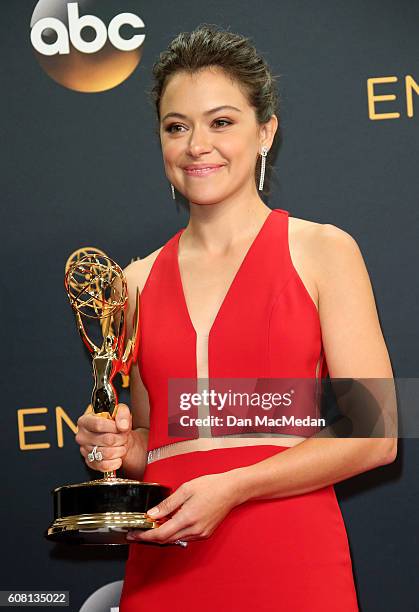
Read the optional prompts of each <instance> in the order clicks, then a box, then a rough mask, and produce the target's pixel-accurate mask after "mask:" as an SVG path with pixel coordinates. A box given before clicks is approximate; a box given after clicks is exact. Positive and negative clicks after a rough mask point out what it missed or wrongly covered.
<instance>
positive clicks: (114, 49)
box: [31, 0, 145, 92]
mask: <svg viewBox="0 0 419 612" xmlns="http://www.w3.org/2000/svg"><path fill="white" fill-rule="evenodd" d="M124 3H125V2H124ZM124 3H123V2H121V0H119V2H118V1H117V0H96V2H92V1H91V0H90V1H89V0H84V1H80V2H65V1H63V0H40V1H39V2H38V4H37V5H36V7H35V9H34V12H33V15H32V19H31V42H32V46H33V48H34V51H35V55H36V57H37V59H38V61H39V63H40V65H41V66H42V68H43V69H44V70H45V72H46V73H47V74H48V75H49V76H50V77H51V78H52V79H54V81H56V82H57V83H60V85H64V87H67V88H69V89H73V90H75V91H82V92H98V91H105V90H107V89H111V88H112V87H116V86H117V85H119V84H120V83H122V82H123V81H125V79H127V78H128V77H129V76H130V75H131V74H132V73H133V72H134V70H135V69H136V67H137V66H138V64H139V62H140V60H141V56H142V44H143V42H144V39H145V34H144V28H145V25H144V22H143V20H142V19H141V18H140V17H139V16H138V15H135V14H134V13H129V12H123V13H121V12H120V10H121V4H124ZM83 5H88V7H89V14H82V12H83V11H82V10H81V9H82V8H83ZM92 7H93V8H94V9H95V10H94V11H93V9H92ZM90 12H92V13H93V12H94V14H90Z"/></svg>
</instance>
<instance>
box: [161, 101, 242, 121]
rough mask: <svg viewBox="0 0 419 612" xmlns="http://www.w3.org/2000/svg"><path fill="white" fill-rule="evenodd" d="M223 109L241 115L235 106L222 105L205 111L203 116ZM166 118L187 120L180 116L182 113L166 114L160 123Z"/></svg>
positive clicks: (185, 117) (184, 116)
mask: <svg viewBox="0 0 419 612" xmlns="http://www.w3.org/2000/svg"><path fill="white" fill-rule="evenodd" d="M225 108H228V109H230V110H235V111H238V112H239V113H241V112H242V111H241V110H240V109H239V108H237V107H236V106H230V105H229V104H224V105H223V106H216V107H215V108H211V109H210V110H207V111H205V113H204V115H211V114H212V113H216V112H218V111H220V110H224V109H225ZM168 117H179V118H180V119H187V116H186V115H182V113H167V114H166V115H165V116H164V117H163V119H162V121H164V120H165V119H167V118H168Z"/></svg>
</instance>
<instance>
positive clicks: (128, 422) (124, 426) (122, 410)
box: [115, 404, 132, 432]
mask: <svg viewBox="0 0 419 612" xmlns="http://www.w3.org/2000/svg"><path fill="white" fill-rule="evenodd" d="M115 424H116V427H117V429H118V431H120V432H125V431H126V432H128V431H129V430H130V429H132V416H131V411H130V409H129V408H128V406H127V405H126V404H118V406H117V411H116V417H115Z"/></svg>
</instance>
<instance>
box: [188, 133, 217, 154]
mask: <svg viewBox="0 0 419 612" xmlns="http://www.w3.org/2000/svg"><path fill="white" fill-rule="evenodd" d="M211 149H212V144H211V141H210V139H209V138H208V134H206V133H205V130H203V129H197V128H194V129H193V130H192V132H191V136H190V138H189V142H188V149H187V152H188V153H189V154H190V155H192V156H193V157H196V156H198V155H202V153H208V152H210V151H211Z"/></svg>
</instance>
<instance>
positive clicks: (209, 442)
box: [147, 434, 306, 464]
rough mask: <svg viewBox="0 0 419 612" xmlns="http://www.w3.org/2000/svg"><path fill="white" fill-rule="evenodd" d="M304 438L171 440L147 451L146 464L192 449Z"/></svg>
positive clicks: (288, 442) (291, 442) (277, 443)
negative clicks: (169, 442)
mask: <svg viewBox="0 0 419 612" xmlns="http://www.w3.org/2000/svg"><path fill="white" fill-rule="evenodd" d="M304 440H306V438H303V437H298V436H286V435H284V434H279V435H278V436H272V434H266V435H265V436H264V435H263V434H258V436H257V437H254V438H249V437H242V438H241V437H240V436H235V437H234V438H232V437H229V436H220V437H217V438H194V439H192V440H182V441H180V442H173V444H166V445H164V446H159V447H158V448H153V449H151V450H149V451H148V453H147V464H149V463H152V462H153V461H158V460H159V459H164V458H165V457H174V456H175V455H180V454H183V453H191V452H194V451H201V450H203V451H205V450H212V449H215V448H230V447H237V446H258V445H260V444H261V445H265V446H266V445H274V446H282V447H290V446H295V445H296V444H300V443H301V442H304Z"/></svg>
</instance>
